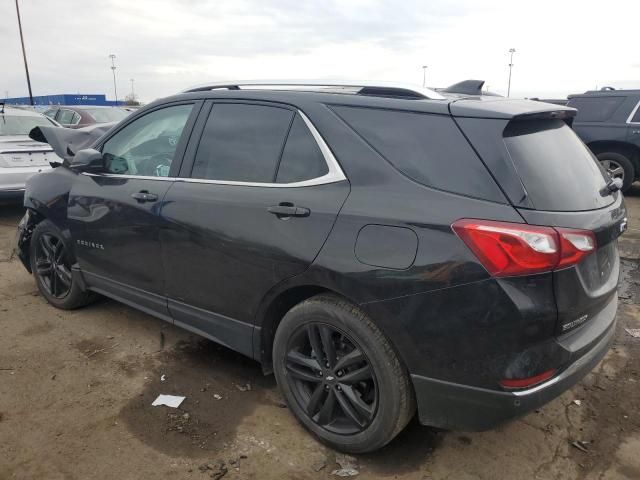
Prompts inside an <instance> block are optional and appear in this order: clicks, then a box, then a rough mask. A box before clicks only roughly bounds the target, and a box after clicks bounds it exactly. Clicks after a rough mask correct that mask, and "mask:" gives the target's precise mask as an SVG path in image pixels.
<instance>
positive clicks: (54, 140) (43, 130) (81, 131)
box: [29, 122, 117, 162]
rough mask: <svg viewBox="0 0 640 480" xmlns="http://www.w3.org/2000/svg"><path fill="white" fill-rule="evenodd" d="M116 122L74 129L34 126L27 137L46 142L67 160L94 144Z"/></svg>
mask: <svg viewBox="0 0 640 480" xmlns="http://www.w3.org/2000/svg"><path fill="white" fill-rule="evenodd" d="M116 123H117V122H113V123H102V124H98V125H92V126H90V127H85V128H78V129H76V130H74V129H70V128H64V127H44V126H43V127H35V128H34V129H32V130H31V131H30V132H29V138H31V139H32V140H35V141H36V142H42V143H48V144H49V145H51V148H53V151H54V152H55V153H56V155H58V156H59V157H60V158H62V159H63V160H65V161H66V162H69V161H70V160H71V159H72V158H73V157H74V156H75V154H76V153H78V151H80V150H82V149H84V148H89V147H91V146H92V145H94V144H95V143H96V141H97V140H98V139H99V138H100V137H102V136H103V135H104V134H105V133H107V132H108V131H109V130H111V127H113V126H114V125H115V124H116Z"/></svg>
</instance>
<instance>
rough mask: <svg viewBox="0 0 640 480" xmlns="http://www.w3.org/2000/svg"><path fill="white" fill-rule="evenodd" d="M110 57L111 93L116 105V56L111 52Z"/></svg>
mask: <svg viewBox="0 0 640 480" xmlns="http://www.w3.org/2000/svg"><path fill="white" fill-rule="evenodd" d="M109 58H110V59H111V72H112V73H113V94H114V95H115V97H116V107H117V106H118V87H117V86H116V56H115V55H114V54H113V53H112V54H111V55H109Z"/></svg>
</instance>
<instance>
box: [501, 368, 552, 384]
mask: <svg viewBox="0 0 640 480" xmlns="http://www.w3.org/2000/svg"><path fill="white" fill-rule="evenodd" d="M556 371H557V370H556V369H555V368H552V369H551V370H547V371H546V372H542V373H540V374H538V375H535V376H533V377H528V378H505V379H504V380H500V385H502V386H503V387H504V388H530V387H533V386H535V385H538V384H540V383H542V382H546V381H547V380H549V379H550V378H551V377H553V376H554V375H555V374H556Z"/></svg>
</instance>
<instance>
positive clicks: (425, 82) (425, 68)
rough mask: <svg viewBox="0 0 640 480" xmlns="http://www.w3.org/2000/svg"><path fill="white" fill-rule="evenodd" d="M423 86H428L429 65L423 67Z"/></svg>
mask: <svg viewBox="0 0 640 480" xmlns="http://www.w3.org/2000/svg"><path fill="white" fill-rule="evenodd" d="M422 86H423V87H426V86H427V65H423V66H422Z"/></svg>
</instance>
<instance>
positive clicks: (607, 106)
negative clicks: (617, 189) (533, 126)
mask: <svg viewBox="0 0 640 480" xmlns="http://www.w3.org/2000/svg"><path fill="white" fill-rule="evenodd" d="M567 104H568V105H569V106H570V107H574V108H577V109H578V114H577V115H576V117H575V118H574V120H573V129H574V130H575V132H576V133H577V134H578V136H579V137H580V138H581V139H582V140H583V141H584V143H586V144H587V146H588V147H589V148H590V149H591V150H592V151H593V153H594V154H595V155H596V156H597V157H598V160H600V163H602V165H603V167H604V168H605V169H606V170H607V171H608V173H609V175H611V176H612V177H614V178H620V179H621V180H622V182H623V186H622V191H626V190H627V189H628V188H629V187H630V186H631V184H632V183H633V182H634V180H637V179H638V178H640V90H614V89H612V88H610V87H606V88H604V89H602V90H593V91H588V92H585V93H582V94H579V95H570V96H569V101H568V103H567Z"/></svg>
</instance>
